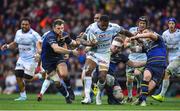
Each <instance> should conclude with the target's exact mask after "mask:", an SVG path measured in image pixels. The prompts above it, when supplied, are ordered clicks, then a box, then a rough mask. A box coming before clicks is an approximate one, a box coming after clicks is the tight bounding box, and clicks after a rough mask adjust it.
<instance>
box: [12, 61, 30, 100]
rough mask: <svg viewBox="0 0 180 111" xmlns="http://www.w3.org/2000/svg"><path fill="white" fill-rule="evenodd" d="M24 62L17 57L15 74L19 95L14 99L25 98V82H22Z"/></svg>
mask: <svg viewBox="0 0 180 111" xmlns="http://www.w3.org/2000/svg"><path fill="white" fill-rule="evenodd" d="M24 70H25V69H24V62H23V61H22V60H21V59H20V58H19V59H18V61H17V63H16V68H15V75H16V81H17V85H18V87H19V92H20V97H19V98H17V99H15V101H21V100H26V99H27V96H26V91H25V83H24V79H23V77H24Z"/></svg>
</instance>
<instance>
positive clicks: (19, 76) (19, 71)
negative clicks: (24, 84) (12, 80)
mask: <svg viewBox="0 0 180 111" xmlns="http://www.w3.org/2000/svg"><path fill="white" fill-rule="evenodd" d="M15 75H16V78H23V77H24V71H23V70H15Z"/></svg>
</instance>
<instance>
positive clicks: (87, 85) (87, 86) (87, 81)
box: [81, 58, 96, 104]
mask: <svg viewBox="0 0 180 111" xmlns="http://www.w3.org/2000/svg"><path fill="white" fill-rule="evenodd" d="M95 68H96V62H94V61H93V60H92V58H87V59H86V63H85V66H84V70H85V77H84V92H85V98H84V100H82V101H81V103H82V104H88V103H91V98H90V92H91V85H92V77H91V74H92V72H93V70H94V69H95Z"/></svg>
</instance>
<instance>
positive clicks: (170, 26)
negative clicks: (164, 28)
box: [168, 21, 176, 29]
mask: <svg viewBox="0 0 180 111" xmlns="http://www.w3.org/2000/svg"><path fill="white" fill-rule="evenodd" d="M175 26H176V24H175V23H174V22H173V21H169V22H168V27H169V29H175Z"/></svg>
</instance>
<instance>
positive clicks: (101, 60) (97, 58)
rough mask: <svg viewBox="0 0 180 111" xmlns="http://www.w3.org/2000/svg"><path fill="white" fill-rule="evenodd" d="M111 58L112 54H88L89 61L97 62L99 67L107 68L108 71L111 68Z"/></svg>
mask: <svg viewBox="0 0 180 111" xmlns="http://www.w3.org/2000/svg"><path fill="white" fill-rule="evenodd" d="M110 57H111V53H95V52H91V51H89V52H88V53H87V58H88V59H91V60H92V61H94V62H96V64H97V65H98V66H105V67H107V70H108V68H109V63H110ZM99 70H101V69H99Z"/></svg>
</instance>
